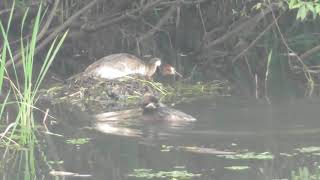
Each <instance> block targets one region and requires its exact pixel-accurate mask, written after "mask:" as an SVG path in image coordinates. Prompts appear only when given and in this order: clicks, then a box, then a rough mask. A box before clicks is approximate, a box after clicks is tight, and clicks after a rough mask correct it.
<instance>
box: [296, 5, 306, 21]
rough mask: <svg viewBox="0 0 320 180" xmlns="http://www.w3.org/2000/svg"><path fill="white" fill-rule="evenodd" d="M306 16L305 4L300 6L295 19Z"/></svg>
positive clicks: (301, 18) (302, 18)
mask: <svg viewBox="0 0 320 180" xmlns="http://www.w3.org/2000/svg"><path fill="white" fill-rule="evenodd" d="M306 16H307V10H306V6H301V7H300V8H299V10H298V13H297V19H300V20H304V19H305V18H306Z"/></svg>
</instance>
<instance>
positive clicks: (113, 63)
mask: <svg viewBox="0 0 320 180" xmlns="http://www.w3.org/2000/svg"><path fill="white" fill-rule="evenodd" d="M160 65H161V60H160V59H159V58H152V59H151V60H150V61H149V62H147V63H145V62H143V61H142V60H141V59H139V58H138V57H136V56H134V55H131V54H127V53H119V54H111V55H109V56H106V57H103V58H101V59H100V60H98V61H96V62H94V63H93V64H91V65H90V66H88V67H87V68H86V69H85V71H84V72H83V74H84V75H91V76H95V77H100V78H105V79H116V78H120V77H124V76H128V75H134V74H139V75H142V76H146V77H148V78H150V77H151V76H152V75H153V74H154V73H155V72H156V70H157V67H159V66H160Z"/></svg>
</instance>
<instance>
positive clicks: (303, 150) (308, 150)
mask: <svg viewBox="0 0 320 180" xmlns="http://www.w3.org/2000/svg"><path fill="white" fill-rule="evenodd" d="M295 150H296V151H299V152H300V153H315V152H318V153H320V147H317V146H310V147H303V148H296V149H295Z"/></svg>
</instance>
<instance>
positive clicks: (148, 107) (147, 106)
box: [145, 103, 157, 109]
mask: <svg viewBox="0 0 320 180" xmlns="http://www.w3.org/2000/svg"><path fill="white" fill-rule="evenodd" d="M145 108H146V109H156V108H157V106H156V105H155V104H154V103H149V104H148V105H146V106H145Z"/></svg>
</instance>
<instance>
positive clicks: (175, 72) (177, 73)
mask: <svg viewBox="0 0 320 180" xmlns="http://www.w3.org/2000/svg"><path fill="white" fill-rule="evenodd" d="M173 72H174V74H176V75H178V76H179V77H181V78H182V77H183V76H182V75H181V74H180V73H179V72H178V71H176V70H175V69H174V71H173Z"/></svg>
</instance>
